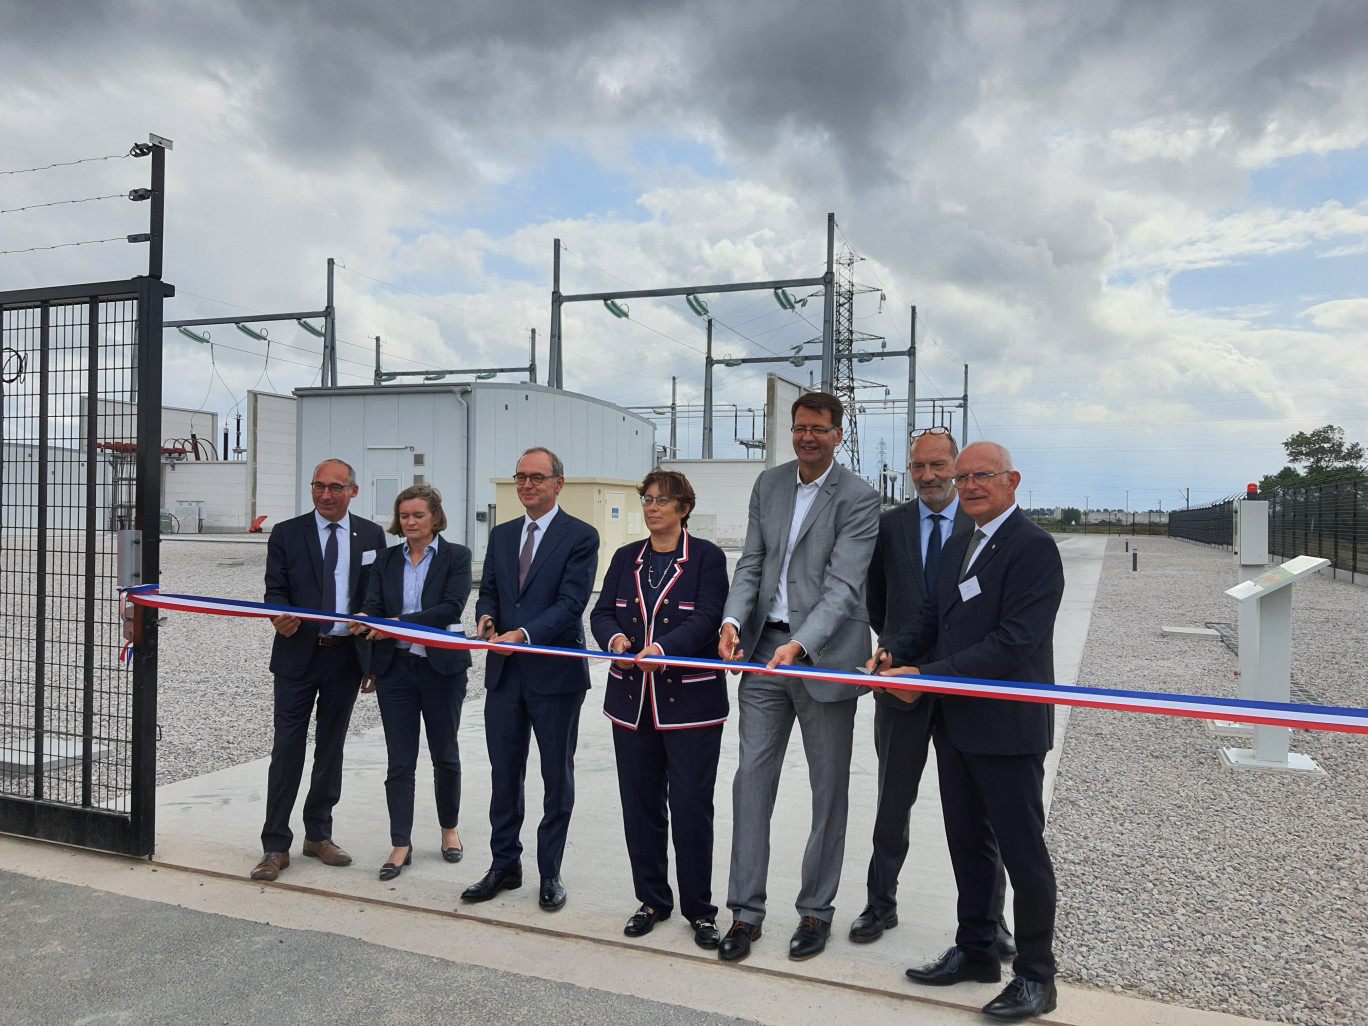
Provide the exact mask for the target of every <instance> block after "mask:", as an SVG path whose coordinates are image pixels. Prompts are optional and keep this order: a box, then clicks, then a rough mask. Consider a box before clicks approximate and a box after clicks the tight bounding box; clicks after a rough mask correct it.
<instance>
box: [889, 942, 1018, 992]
mask: <svg viewBox="0 0 1368 1026" xmlns="http://www.w3.org/2000/svg"><path fill="white" fill-rule="evenodd" d="M907 978H908V979H909V980H912V981H914V982H916V983H924V984H926V986H928V987H948V986H950V985H951V984H952V983H963V982H964V981H965V980H973V981H974V982H975V983H997V982H999V981H1000V980H1001V979H1002V967H1001V966H1000V965H998V964H997V962H976V961H974V960H972V959H970V958H969V956H968V955H966V954H965V953H964V952H963V951H961V950H960V949H959V948H950V949H948V950H947V951H946V952H945V954H943V955H941V957H940V958H938V959H936V960H935V961H934V962H928V963H927V964H926V965H920V966H915V967H913V968H911V969H909V970H907Z"/></svg>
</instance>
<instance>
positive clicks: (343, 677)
mask: <svg viewBox="0 0 1368 1026" xmlns="http://www.w3.org/2000/svg"><path fill="white" fill-rule="evenodd" d="M310 489H311V493H312V495H313V504H314V508H313V510H312V511H310V512H308V513H305V514H304V515H303V516H302V517H295V518H294V519H293V520H286V521H285V522H284V523H281V524H278V525H276V527H275V529H274V530H273V531H271V539H270V545H269V547H268V548H267V551H266V601H267V602H269V603H272V604H275V605H282V606H294V607H296V608H303V609H318V610H322V611H326V612H330V613H342V614H347V613H355V612H357V611H358V610H359V609H360V608H361V603H362V601H363V600H364V599H365V597H366V577H367V575H368V574H369V572H370V566H371V564H373V563H374V562H375V555H376V553H377V552H379V551H381V550H383V549H384V547H385V532H384V531H383V530H382V529H381V527H380V525H379V524H376V523H373V522H372V521H370V520H364V519H361V518H360V517H353V516H352V515H351V514H350V513H349V512H348V511H347V510H348V506H350V504H351V501H352V499H353V498H355V497H356V492H357V488H356V471H354V470H353V469H352V468H351V465H350V464H347V463H344V462H342V460H337V459H331V460H324V461H323V462H322V463H320V464H319V465H318V466H317V467H315V468H314V473H313V481H312V483H311V485H310ZM271 623H272V624H273V625H274V626H275V631H276V636H275V642H274V644H273V645H272V648H271V673H272V674H273V675H274V676H275V740H274V742H273V743H272V745H271V767H270V769H269V770H268V771H267V784H266V824H265V826H263V827H262V830H261V846H262V850H263V855H262V857H261V861H260V862H258V863H257V865H256V867H255V868H254V869H253V870H252V879H253V880H274V879H276V878H277V877H278V876H279V875H280V872H281V870H283V869H285V868H286V867H287V866H289V864H290V844H291V842H292V841H293V840H294V833H293V832H292V831H291V829H290V816H291V814H292V813H293V811H294V804H295V798H296V797H297V796H298V795H299V783H300V779H301V777H302V776H303V774H304V751H305V747H306V743H307V740H308V733H309V719H310V717H311V716H312V715H313V714H314V709H315V706H316V707H317V716H318V723H317V727H316V730H315V736H314V759H313V774H312V776H311V777H310V780H309V793H308V794H307V795H306V796H305V798H304V848H303V851H304V854H305V855H307V856H309V857H310V858H316V859H319V860H320V861H322V862H323V864H324V865H328V866H346V865H350V864H351V856H350V855H348V854H347V853H346V852H345V851H343V850H342V849H341V848H339V847H338V846H337V845H336V844H334V843H333V839H332V810H333V807H334V806H335V805H336V804H337V802H338V799H339V798H340V797H341V796H342V746H343V742H344V741H345V740H346V737H347V726H348V724H350V723H351V713H352V706H353V705H355V704H356V694H357V691H358V690H359V689H360V687H361V680H362V677H363V675H364V674H365V672H366V666H367V664H368V659H369V656H370V644H369V643H368V642H365V641H361V640H359V639H358V638H356V637H354V636H353V635H352V634H351V633H350V632H348V630H347V625H346V621H342V620H339V621H337V622H335V623H332V624H327V623H320V622H319V621H317V620H301V619H299V618H298V617H296V616H291V615H290V614H288V613H286V614H282V615H280V616H277V617H275V618H274V619H273V620H272V621H271Z"/></svg>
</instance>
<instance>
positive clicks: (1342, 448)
mask: <svg viewBox="0 0 1368 1026" xmlns="http://www.w3.org/2000/svg"><path fill="white" fill-rule="evenodd" d="M1283 450H1284V451H1285V452H1286V453H1287V459H1288V461H1289V463H1290V464H1291V465H1289V466H1286V467H1283V468H1282V470H1280V471H1278V472H1277V473H1276V474H1268V475H1266V476H1265V477H1264V478H1263V480H1262V481H1260V482H1259V490H1260V491H1264V492H1268V491H1272V490H1274V489H1275V488H1299V487H1302V486H1304V485H1315V484H1333V483H1334V482H1336V481H1348V480H1350V479H1352V478H1355V477H1358V476H1360V475H1362V474H1363V473H1364V466H1363V457H1364V451H1363V446H1362V445H1360V444H1359V443H1358V442H1352V443H1350V444H1348V445H1346V444H1345V443H1344V428H1342V427H1337V426H1336V425H1334V424H1326V425H1325V426H1324V427H1318V428H1316V429H1315V430H1314V431H1298V432H1297V433H1296V434H1295V435H1293V436H1292V437H1291V438H1289V439H1288V440H1287V441H1285V442H1283ZM1297 467H1302V468H1304V469H1303V470H1301V471H1298V470H1297V469H1296V468H1297Z"/></svg>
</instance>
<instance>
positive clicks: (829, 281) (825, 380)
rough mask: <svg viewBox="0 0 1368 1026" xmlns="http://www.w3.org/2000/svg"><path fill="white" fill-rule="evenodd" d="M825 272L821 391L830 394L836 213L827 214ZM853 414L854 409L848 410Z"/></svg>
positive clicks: (833, 379) (833, 361)
mask: <svg viewBox="0 0 1368 1026" xmlns="http://www.w3.org/2000/svg"><path fill="white" fill-rule="evenodd" d="M826 256H827V261H826V274H825V275H823V276H822V302H823V304H824V305H825V309H824V310H823V311H822V391H823V392H826V393H828V394H830V392H831V390H832V388H833V387H834V386H835V382H836V215H835V213H828V214H827V254H826ZM850 414H851V416H854V414H855V411H854V410H851V411H850Z"/></svg>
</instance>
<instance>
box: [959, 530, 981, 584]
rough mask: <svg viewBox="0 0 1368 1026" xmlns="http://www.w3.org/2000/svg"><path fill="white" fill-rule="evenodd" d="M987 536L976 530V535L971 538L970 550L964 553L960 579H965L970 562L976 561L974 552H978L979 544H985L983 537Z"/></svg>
mask: <svg viewBox="0 0 1368 1026" xmlns="http://www.w3.org/2000/svg"><path fill="white" fill-rule="evenodd" d="M987 537H988V536H987V535H986V534H984V533H983V532H982V531H979V530H975V531H974V537H973V538H971V539H970V540H969V551H968V552H966V553H965V554H964V565H963V566H961V567H960V575H959V579H960V580H961V581H962V580H964V575H965V574H967V573H968V572H969V564H970V563H972V562H973V561H974V553H976V552H978V550H979V546H980V545H982V544H983V539H984V538H987Z"/></svg>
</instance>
